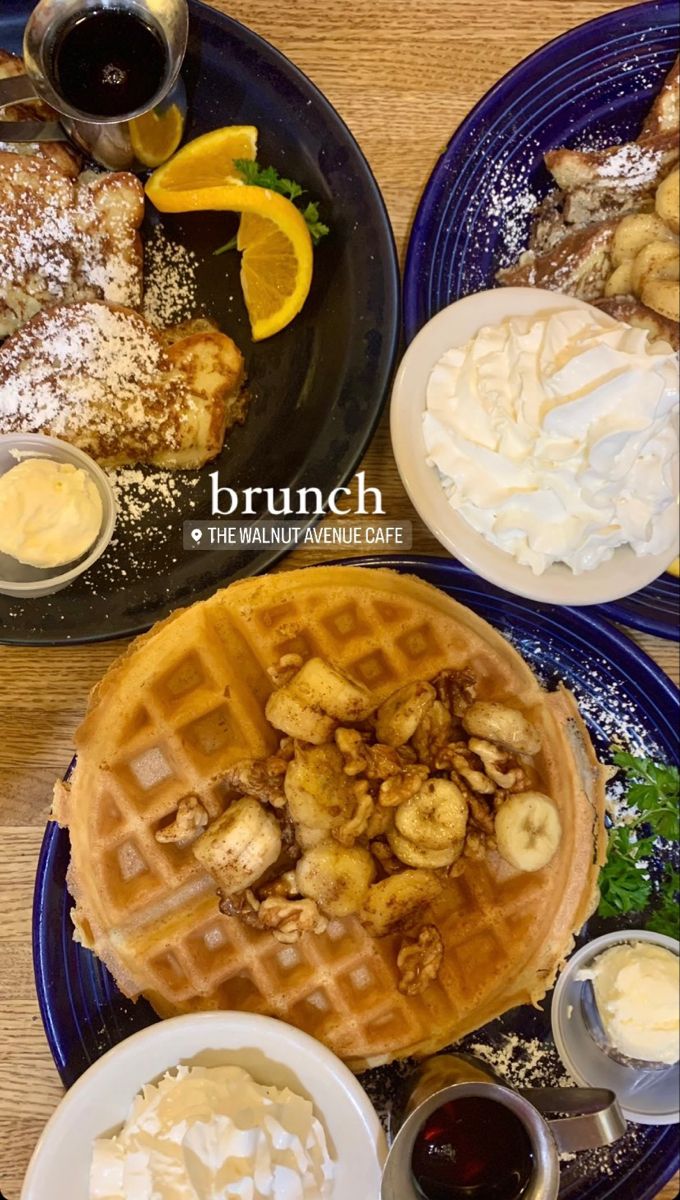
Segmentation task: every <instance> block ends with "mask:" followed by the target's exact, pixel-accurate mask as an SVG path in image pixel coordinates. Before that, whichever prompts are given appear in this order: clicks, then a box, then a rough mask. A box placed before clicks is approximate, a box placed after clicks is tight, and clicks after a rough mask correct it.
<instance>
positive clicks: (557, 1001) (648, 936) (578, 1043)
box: [551, 929, 680, 1125]
mask: <svg viewBox="0 0 680 1200" xmlns="http://www.w3.org/2000/svg"><path fill="white" fill-rule="evenodd" d="M639 942H645V943H648V944H650V945H653V946H660V947H662V948H663V949H665V950H670V951H671V953H673V954H678V953H679V952H680V944H679V943H678V942H677V941H676V940H675V939H674V938H670V937H665V936H664V935H663V934H660V933H653V932H652V931H648V930H635V929H631V930H623V931H618V932H615V933H609V934H606V935H605V936H604V937H599V938H595V940H594V941H592V942H588V944H587V945H586V946H582V947H581V949H580V950H579V951H577V953H576V954H574V955H573V956H572V957H571V958H570V959H569V962H568V963H567V965H566V967H565V969H564V970H563V972H562V974H561V975H560V977H559V979H558V981H557V985H556V987H555V992H554V994H553V999H552V1010H551V1019H552V1030H553V1037H554V1038H555V1045H556V1047H557V1051H558V1054H559V1056H560V1058H561V1059H562V1062H563V1063H564V1065H565V1067H566V1069H567V1071H568V1072H569V1074H570V1075H571V1077H572V1079H574V1080H575V1081H576V1083H578V1084H580V1085H581V1086H582V1087H603V1088H609V1089H610V1090H611V1091H613V1092H614V1093H615V1094H616V1098H617V1100H618V1101H619V1104H620V1105H621V1108H622V1110H623V1113H624V1116H625V1117H626V1118H627V1119H628V1120H629V1121H637V1122H638V1123H639V1124H641V1125H673V1124H675V1122H677V1121H678V1120H679V1119H680V1110H679V1107H678V1096H679V1095H680V1063H674V1064H672V1065H667V1064H664V1063H661V1064H660V1063H653V1064H652V1063H645V1062H642V1061H640V1060H636V1059H629V1058H626V1056H625V1055H622V1054H621V1053H620V1052H619V1051H618V1050H617V1049H616V1047H614V1046H612V1045H610V1044H609V1042H608V1039H607V1038H606V1035H605V1032H604V1029H603V1027H602V1024H601V1021H599V1020H598V1018H597V1016H596V1014H595V1013H594V1012H593V1003H594V1000H593V997H592V984H591V982H590V980H588V979H583V978H579V975H582V973H583V972H584V971H586V970H588V969H589V968H590V967H592V965H593V963H594V962H595V959H597V958H599V956H600V955H601V954H603V953H604V951H605V950H609V949H611V947H612V946H620V945H628V944H632V943H639Z"/></svg>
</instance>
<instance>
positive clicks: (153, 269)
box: [142, 226, 198, 329]
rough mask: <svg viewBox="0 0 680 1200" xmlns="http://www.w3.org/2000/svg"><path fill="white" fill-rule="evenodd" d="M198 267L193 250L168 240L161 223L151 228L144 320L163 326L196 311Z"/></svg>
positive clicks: (145, 251) (145, 276)
mask: <svg viewBox="0 0 680 1200" xmlns="http://www.w3.org/2000/svg"><path fill="white" fill-rule="evenodd" d="M197 269H198V258H197V256H196V255H195V254H194V252H193V250H189V249H188V247H186V246H183V245H181V243H179V242H171V241H170V240H169V239H168V238H167V237H166V235H165V233H164V232H163V230H162V229H161V227H160V226H157V227H156V228H155V229H154V230H153V232H152V233H151V234H150V236H149V237H148V238H147V242H146V246H145V249H144V302H143V306H142V312H143V314H144V316H145V317H146V319H147V321H149V322H150V323H151V324H152V325H155V326H156V327H157V328H159V329H165V328H166V327H167V326H168V325H176V324H178V323H179V322H181V321H186V320H188V318H189V317H192V316H194V315H195V313H196V310H197V283H196V271H197Z"/></svg>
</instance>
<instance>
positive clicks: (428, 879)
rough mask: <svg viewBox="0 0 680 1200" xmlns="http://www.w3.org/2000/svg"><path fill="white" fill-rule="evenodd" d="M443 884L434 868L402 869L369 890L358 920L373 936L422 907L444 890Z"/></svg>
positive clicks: (391, 927) (383, 933)
mask: <svg viewBox="0 0 680 1200" xmlns="http://www.w3.org/2000/svg"><path fill="white" fill-rule="evenodd" d="M441 889H442V885H441V883H440V881H439V879H438V878H437V876H436V875H433V874H432V872H431V871H401V872H400V873H399V874H398V875H389V876H388V877H387V879H381V881H380V883H374V884H372V885H371V887H370V888H369V889H368V896H367V897H366V902H365V904H364V906H363V908H362V909H361V912H360V913H359V920H360V921H361V923H362V924H363V925H365V926H366V928H367V929H368V931H369V933H372V934H373V936H374V937H383V936H384V935H385V934H386V933H390V931H391V930H393V929H396V928H397V926H399V925H401V924H402V923H403V922H404V921H405V920H406V919H407V917H410V916H412V914H413V913H414V912H416V911H417V910H418V909H419V908H424V907H425V905H426V904H430V903H431V901H432V900H434V899H435V897H436V896H438V895H439V893H440V892H441Z"/></svg>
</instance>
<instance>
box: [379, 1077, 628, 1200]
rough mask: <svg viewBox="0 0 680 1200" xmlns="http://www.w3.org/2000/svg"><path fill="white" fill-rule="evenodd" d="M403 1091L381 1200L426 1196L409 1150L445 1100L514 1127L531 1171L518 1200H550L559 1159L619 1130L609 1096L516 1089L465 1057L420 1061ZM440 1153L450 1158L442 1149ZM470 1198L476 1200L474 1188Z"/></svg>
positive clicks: (611, 1138) (620, 1121)
mask: <svg viewBox="0 0 680 1200" xmlns="http://www.w3.org/2000/svg"><path fill="white" fill-rule="evenodd" d="M407 1089H408V1091H407V1097H406V1102H405V1105H404V1109H403V1113H402V1117H401V1125H400V1128H399V1131H398V1133H397V1134H396V1137H395V1139H394V1141H393V1143H392V1147H391V1149H390V1152H389V1154H388V1157H387V1161H386V1163H385V1170H384V1172H383V1180H382V1190H381V1200H423V1196H424V1195H425V1193H424V1192H422V1191H421V1190H420V1189H419V1188H418V1186H417V1184H416V1180H415V1178H414V1174H413V1169H412V1161H413V1153H414V1148H415V1146H416V1142H417V1140H418V1135H419V1134H420V1132H421V1130H422V1129H423V1126H424V1125H425V1124H426V1123H427V1120H428V1118H429V1117H431V1116H432V1115H433V1114H434V1113H436V1112H437V1111H438V1110H439V1109H441V1108H442V1107H443V1106H444V1105H446V1104H448V1103H449V1102H451V1101H456V1100H461V1099H463V1098H465V1097H476V1098H479V1099H484V1100H487V1101H488V1100H491V1101H494V1102H496V1103H497V1104H500V1105H503V1106H504V1107H505V1109H506V1110H509V1111H510V1113H512V1114H513V1115H514V1117H515V1118H517V1119H518V1120H519V1121H520V1122H521V1124H522V1126H523V1127H524V1132H525V1133H526V1135H527V1137H528V1139H529V1143H530V1146H531V1168H530V1177H529V1178H528V1180H527V1182H526V1185H525V1187H524V1190H523V1191H521V1193H520V1197H519V1200H557V1196H558V1193H559V1187H560V1167H559V1155H560V1154H561V1153H572V1152H573V1151H576V1150H588V1149H592V1148H594V1147H597V1146H608V1145H610V1144H611V1143H612V1142H615V1141H617V1140H618V1138H620V1137H621V1136H622V1134H623V1133H625V1130H626V1121H625V1118H624V1116H623V1114H622V1112H621V1110H620V1108H619V1106H618V1103H617V1101H616V1097H615V1096H614V1093H613V1092H610V1091H607V1090H606V1089H604V1088H580V1087H573V1088H519V1089H515V1088H512V1087H510V1086H509V1085H508V1084H507V1083H505V1082H504V1081H503V1080H502V1079H500V1078H499V1076H498V1075H496V1073H495V1072H494V1071H493V1070H492V1069H491V1068H490V1067H489V1066H488V1065H487V1064H486V1063H484V1062H482V1061H481V1060H480V1059H477V1058H474V1057H473V1056H472V1055H468V1054H440V1055H436V1056H435V1057H433V1058H429V1059H427V1060H426V1061H425V1062H424V1063H423V1064H422V1066H421V1067H419V1068H418V1069H417V1071H416V1072H415V1073H414V1075H413V1076H411V1078H410V1079H409V1080H408V1081H407ZM557 1114H559V1115H557ZM444 1152H445V1153H446V1154H448V1157H451V1150H450V1148H449V1147H445V1148H444ZM469 1194H470V1197H471V1198H472V1197H474V1196H475V1191H474V1189H473V1188H471V1189H470V1193H469ZM479 1194H480V1195H482V1194H483V1193H482V1192H481V1189H480V1192H479Z"/></svg>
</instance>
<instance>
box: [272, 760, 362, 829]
mask: <svg viewBox="0 0 680 1200" xmlns="http://www.w3.org/2000/svg"><path fill="white" fill-rule="evenodd" d="M284 791H285V793H286V800H287V801H288V811H289V812H290V815H291V818H292V819H293V821H294V822H295V824H296V825H305V826H308V827H310V828H312V829H323V830H330V829H331V828H332V827H333V825H335V824H336V823H337V822H338V821H341V820H343V819H344V818H345V817H346V816H348V815H349V814H350V812H351V809H352V806H353V804H354V800H355V795H354V791H353V787H352V780H351V779H350V778H349V777H348V776H347V775H345V773H344V771H343V769H342V755H341V753H340V751H339V750H338V748H337V746H336V745H334V744H331V745H327V746H307V747H301V746H298V747H297V748H296V751H295V758H294V759H293V761H292V762H291V763H289V765H288V770H287V771H286V778H285V781H284Z"/></svg>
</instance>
